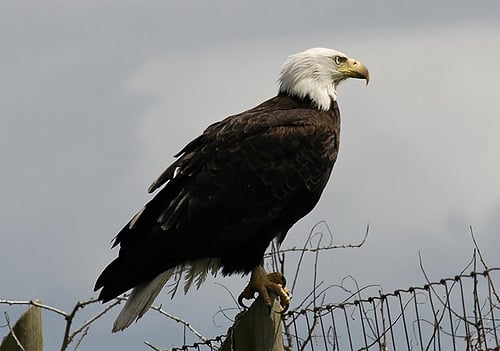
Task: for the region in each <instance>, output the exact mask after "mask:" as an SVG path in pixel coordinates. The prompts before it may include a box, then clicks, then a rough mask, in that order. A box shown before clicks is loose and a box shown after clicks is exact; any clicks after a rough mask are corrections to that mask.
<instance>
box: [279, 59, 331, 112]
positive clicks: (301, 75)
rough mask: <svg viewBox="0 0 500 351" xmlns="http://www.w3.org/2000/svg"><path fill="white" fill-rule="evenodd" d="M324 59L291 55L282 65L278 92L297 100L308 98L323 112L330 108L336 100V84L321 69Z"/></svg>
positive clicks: (326, 72)
mask: <svg viewBox="0 0 500 351" xmlns="http://www.w3.org/2000/svg"><path fill="white" fill-rule="evenodd" d="M323 59H326V58H321V57H320V58H318V57H315V56H310V57H309V56H303V55H292V56H290V57H289V59H288V60H287V61H286V62H285V64H284V65H283V69H282V71H281V77H280V79H279V83H280V88H279V92H280V93H282V94H286V95H289V96H293V97H297V98H299V99H304V98H309V99H311V101H312V102H313V103H314V105H315V106H316V107H317V108H318V109H319V110H323V111H328V110H329V109H330V108H331V107H332V101H336V100H337V92H336V89H335V88H336V84H334V83H333V82H332V79H331V76H329V75H328V71H326V70H325V69H323V68H324V67H323V65H324V64H325V63H324V62H322V60H323Z"/></svg>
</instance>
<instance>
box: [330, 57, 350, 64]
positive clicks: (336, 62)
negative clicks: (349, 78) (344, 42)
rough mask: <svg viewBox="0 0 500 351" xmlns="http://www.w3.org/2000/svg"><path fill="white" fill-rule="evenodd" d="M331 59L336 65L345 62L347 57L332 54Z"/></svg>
mask: <svg viewBox="0 0 500 351" xmlns="http://www.w3.org/2000/svg"><path fill="white" fill-rule="evenodd" d="M333 61H335V64H336V65H337V66H338V65H340V64H341V63H343V62H346V61H347V57H344V56H334V57H333Z"/></svg>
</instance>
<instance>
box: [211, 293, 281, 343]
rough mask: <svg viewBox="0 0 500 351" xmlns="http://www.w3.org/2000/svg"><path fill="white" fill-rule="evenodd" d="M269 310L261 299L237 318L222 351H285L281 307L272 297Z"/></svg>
mask: <svg viewBox="0 0 500 351" xmlns="http://www.w3.org/2000/svg"><path fill="white" fill-rule="evenodd" d="M271 298H272V300H273V307H272V309H271V311H270V312H269V308H268V307H267V305H266V304H265V303H264V301H263V300H262V299H261V298H260V297H259V298H257V300H255V301H254V302H253V303H252V306H250V308H249V309H248V310H247V311H245V312H242V313H241V314H240V315H238V317H237V318H236V321H235V322H234V324H233V326H232V327H231V328H230V329H229V332H228V335H227V338H226V340H225V341H224V343H223V344H222V346H221V348H220V351H284V347H283V333H282V328H281V314H280V313H279V311H281V306H280V304H279V300H278V299H277V298H276V297H275V296H271Z"/></svg>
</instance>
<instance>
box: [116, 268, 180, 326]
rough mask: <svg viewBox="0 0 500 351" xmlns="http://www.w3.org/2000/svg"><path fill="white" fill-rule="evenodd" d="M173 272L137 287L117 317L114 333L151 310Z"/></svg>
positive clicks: (167, 272)
mask: <svg viewBox="0 0 500 351" xmlns="http://www.w3.org/2000/svg"><path fill="white" fill-rule="evenodd" d="M172 273H173V270H172V269H169V270H168V271H166V272H163V273H162V274H160V275H158V276H157V277H156V278H154V279H153V280H151V281H149V282H146V283H142V284H140V285H138V286H136V287H135V288H134V289H133V290H132V293H131V294H130V296H129V298H128V300H127V302H126V303H125V306H123V309H122V310H121V311H120V314H119V315H118V317H116V320H115V323H114V324H113V329H112V331H113V333H115V332H117V331H121V330H123V329H125V328H127V327H128V326H129V325H130V324H132V322H133V321H134V320H138V319H139V318H141V317H142V316H143V315H144V313H146V312H147V310H149V308H150V307H151V305H152V304H153V302H154V300H155V299H156V297H157V296H158V294H159V293H160V291H161V289H162V288H163V286H164V285H165V284H166V283H167V281H168V280H169V279H170V277H171V276H172Z"/></svg>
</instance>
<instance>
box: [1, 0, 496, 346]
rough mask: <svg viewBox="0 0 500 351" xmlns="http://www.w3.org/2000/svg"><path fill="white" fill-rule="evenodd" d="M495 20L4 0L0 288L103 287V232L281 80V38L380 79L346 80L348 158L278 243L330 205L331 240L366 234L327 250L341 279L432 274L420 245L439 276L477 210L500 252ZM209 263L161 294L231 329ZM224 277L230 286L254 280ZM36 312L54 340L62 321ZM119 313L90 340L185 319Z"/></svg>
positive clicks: (326, 268)
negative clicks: (178, 289) (126, 319)
mask: <svg viewBox="0 0 500 351" xmlns="http://www.w3.org/2000/svg"><path fill="white" fill-rule="evenodd" d="M498 38H500V2H498V1H476V2H470V1H441V2H435V1H430V0H428V1H419V2H404V1H389V0H386V1H378V2H375V1H373V2H368V1H367V2H365V3H359V2H352V1H310V2H307V3H306V2H298V1H271V2H270V1H251V2H250V1H249V2H245V3H242V2H234V1H218V2H208V1H143V2H136V1H111V0H110V1H94V0H92V1H90V0H89V1H85V2H83V1H81V2H76V1H4V2H2V3H1V4H0V43H1V55H0V77H1V79H0V153H1V161H2V167H1V171H0V192H1V194H2V196H1V197H0V213H2V229H1V235H2V241H1V244H0V245H1V246H0V248H1V249H0V250H1V251H0V252H1V255H0V265H1V266H2V267H3V268H2V270H0V281H1V285H0V298H10V299H31V298H41V299H42V300H43V301H44V302H46V303H48V304H51V305H54V306H57V307H60V308H63V309H70V308H71V306H72V304H73V303H74V302H75V301H76V300H82V299H86V298H88V297H91V296H94V294H93V293H92V287H93V284H94V281H95V278H96V277H97V275H98V274H99V272H100V271H101V270H102V268H103V267H104V266H105V264H107V263H108V262H109V261H110V260H111V259H112V258H113V257H114V256H115V255H116V254H117V252H116V250H115V251H112V250H110V240H111V239H112V237H113V236H114V235H115V234H116V232H117V231H118V230H119V229H120V228H121V226H122V225H123V224H124V223H125V222H126V221H127V220H128V219H129V218H130V216H131V215H133V214H134V212H135V211H136V210H138V209H139V208H140V207H141V206H142V205H143V203H144V202H145V201H147V199H148V198H149V196H148V195H147V194H146V189H147V187H148V186H149V184H150V182H151V181H152V180H153V179H154V178H155V177H156V176H157V175H158V174H159V172H161V171H162V170H163V169H164V167H166V166H167V165H168V164H169V163H170V162H171V161H172V160H173V157H172V155H173V154H175V153H176V152H177V151H179V150H180V149H181V148H182V146H184V144H185V143H187V142H188V141H189V140H191V139H192V138H194V137H195V136H197V135H198V134H199V133H200V132H201V131H202V130H203V129H204V128H205V127H206V126H207V125H208V124H209V123H212V122H214V121H217V120H219V119H222V118H223V117H225V116H227V115H229V114H233V113H237V112H240V111H243V110H245V109H247V108H250V107H253V106H254V105H256V104H257V103H259V102H261V101H263V100H265V99H267V98H269V97H271V96H273V95H274V94H275V93H276V90H277V84H276V80H277V78H278V74H279V71H280V66H281V64H282V63H283V61H284V60H285V58H286V56H287V55H289V54H291V53H294V52H297V51H300V50H303V49H306V48H309V47H314V46H325V47H332V48H336V49H338V50H341V51H344V52H346V53H348V54H350V55H351V56H353V57H356V58H358V59H359V60H361V61H362V62H363V63H365V64H366V65H367V66H368V68H369V69H370V73H371V77H372V81H371V83H370V85H369V86H368V88H365V87H364V85H363V84H362V83H361V82H359V81H348V82H346V83H345V84H344V85H343V86H341V87H340V88H339V102H340V108H341V112H342V123H343V129H342V138H341V151H340V156H339V160H338V162H337V164H336V167H335V170H334V174H333V177H332V179H331V181H330V184H329V186H328V188H327V190H326V191H325V193H324V195H323V197H322V199H321V202H320V204H319V205H318V206H317V208H316V209H315V210H314V211H313V212H312V213H311V214H310V215H309V216H308V217H307V218H306V219H304V220H302V221H301V222H299V223H298V224H297V225H296V226H295V227H294V228H293V229H292V230H291V232H290V233H289V236H288V238H287V240H286V242H285V244H284V245H285V246H286V247H289V246H294V245H299V244H301V243H302V242H303V241H304V237H305V234H306V233H308V232H309V230H310V229H311V227H312V226H313V225H314V223H316V222H317V221H319V220H326V221H328V223H329V225H330V227H331V228H332V229H333V232H334V236H335V242H336V243H338V244H343V243H352V242H356V241H358V240H359V239H360V238H361V236H362V234H363V232H364V228H365V226H366V223H367V222H369V223H370V226H371V231H370V235H369V238H368V242H367V243H366V245H365V246H364V247H363V248H361V249H358V250H344V251H335V252H329V253H326V254H324V255H322V256H321V262H320V263H321V269H320V270H321V272H323V273H324V276H323V279H325V280H326V281H328V282H330V283H335V282H339V281H340V280H341V279H342V277H344V276H346V275H348V274H352V275H353V276H355V277H356V278H357V279H358V281H359V283H360V284H361V285H366V284H381V285H382V286H383V288H384V289H386V290H387V291H390V290H393V289H395V288H400V287H407V286H409V285H416V284H421V283H422V282H423V277H422V275H421V273H420V272H419V268H418V254H419V252H420V253H421V254H422V256H423V259H424V263H425V264H426V267H427V268H428V271H429V273H430V274H431V276H433V277H434V278H436V279H438V278H441V277H442V276H453V275H455V274H456V273H458V271H459V270H460V269H461V268H462V267H463V266H464V265H465V264H466V262H467V261H468V260H469V259H470V257H471V255H472V244H471V240H470V236H469V228H468V227H469V225H472V226H473V227H474V229H475V233H476V236H477V238H478V240H479V244H480V245H481V247H482V249H483V254H484V255H485V256H486V258H487V261H488V263H489V264H490V265H491V266H499V265H500V260H499V258H498V239H497V238H498V233H499V231H500V219H499V218H500V216H499V213H500V183H499V179H500V164H499V162H498V155H499V154H500V137H499V135H500V119H499V117H500V109H499V107H498V103H497V101H498V92H499V89H498V87H497V84H498V81H499V80H500V67H499V65H498V62H500V45H498ZM304 269H306V270H307V268H304ZM290 270H291V269H290ZM325 272H327V273H328V274H326V273H325ZM215 281H216V280H210V281H209V282H207V283H206V284H205V285H204V286H203V287H202V289H201V290H200V291H198V292H191V293H189V294H188V296H177V297H176V299H175V300H174V301H170V300H169V299H168V298H167V296H166V294H162V295H161V296H160V299H159V301H158V302H161V303H163V305H164V306H165V308H167V309H168V310H169V311H170V312H172V313H175V314H178V315H181V316H183V317H184V318H186V319H188V320H190V321H191V322H192V323H193V324H194V325H195V326H196V327H197V328H198V329H199V330H201V331H202V332H203V333H205V334H206V335H208V336H213V335H216V334H222V333H224V332H225V330H226V328H227V326H228V324H227V322H226V321H224V320H221V321H218V322H220V323H219V324H220V325H221V326H220V327H216V326H214V324H213V323H212V316H213V315H214V313H215V312H216V308H214V306H232V302H231V300H230V297H229V296H228V295H227V293H226V292H225V291H224V290H223V289H222V288H220V287H218V286H216V285H215V284H214V282H215ZM217 281H219V282H224V284H225V285H226V286H227V287H228V288H230V289H231V290H232V292H233V293H234V294H237V293H239V290H240V289H241V288H242V287H243V286H244V283H245V282H246V280H245V279H241V278H239V277H236V278H230V279H224V280H222V279H220V278H219V279H217ZM307 284H309V282H307ZM208 299H209V301H210V304H207V303H206V301H207V300H208ZM330 299H331V301H332V302H335V296H334V295H332V296H330ZM186 306H189V309H188V308H186ZM292 307H293V305H292ZM0 310H2V311H3V310H4V307H2V308H1V309H0ZM45 315H46V334H47V335H46V348H47V349H54V348H55V347H57V346H58V343H59V340H60V337H61V335H62V324H61V323H60V321H59V319H57V318H52V317H50V315H48V314H45ZM115 315H116V312H115V313H112V315H110V316H109V317H108V318H105V319H103V320H102V321H100V323H99V324H98V326H97V327H96V328H95V329H93V330H91V332H90V334H89V335H88V336H87V338H86V340H85V342H84V343H83V345H82V346H81V350H92V349H95V348H96V347H97V346H96V345H99V348H100V349H104V348H105V347H108V348H109V349H110V350H116V349H119V348H120V349H122V350H129V349H130V350H132V349H140V348H141V347H142V348H145V347H144V346H143V345H142V341H143V340H149V341H151V342H153V343H155V344H157V345H159V346H161V347H171V346H176V345H180V344H181V343H182V338H181V337H179V336H176V335H179V330H180V329H179V328H178V327H176V326H175V325H173V326H172V324H168V322H166V321H165V320H164V319H161V318H160V319H158V318H156V319H155V317H154V316H149V315H148V316H146V318H144V320H143V321H141V322H140V323H138V324H136V325H134V326H132V327H131V328H130V329H129V330H127V331H126V332H124V333H121V334H117V335H111V333H110V329H111V323H112V319H113V318H114V316H115ZM2 324H3V323H2V322H1V321H0V325H2ZM5 333H6V332H4V329H1V328H0V336H3V334H5Z"/></svg>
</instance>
